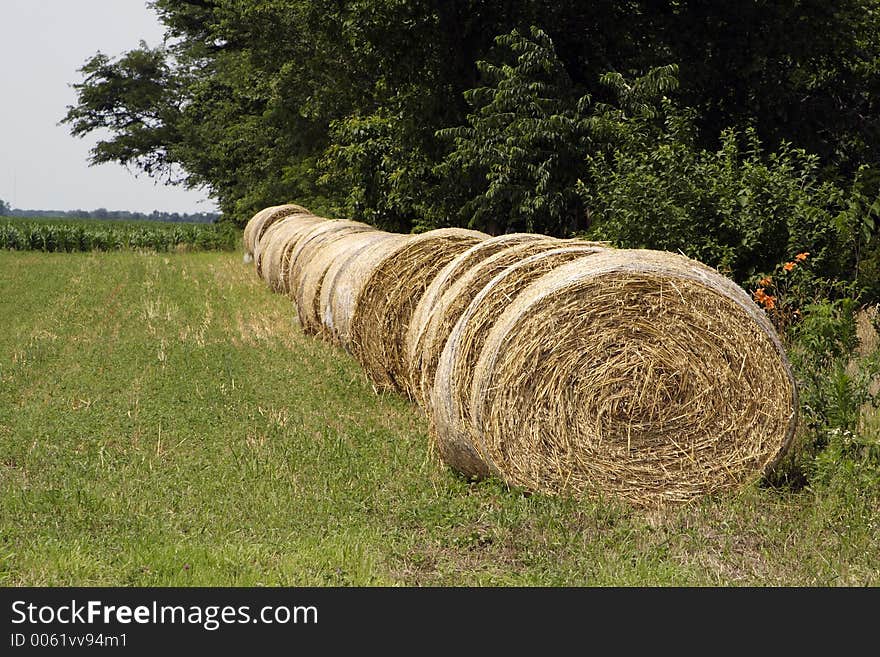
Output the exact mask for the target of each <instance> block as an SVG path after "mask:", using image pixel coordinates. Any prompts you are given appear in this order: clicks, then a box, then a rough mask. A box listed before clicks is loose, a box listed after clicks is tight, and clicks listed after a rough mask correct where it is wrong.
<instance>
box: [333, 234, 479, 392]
mask: <svg viewBox="0 0 880 657" xmlns="http://www.w3.org/2000/svg"><path fill="white" fill-rule="evenodd" d="M488 237H489V236H488V235H486V234H484V233H480V232H477V231H473V230H464V229H461V228H441V229H438V230H431V231H428V232H426V233H422V234H420V235H415V236H414V237H412V238H411V239H409V240H408V241H407V242H405V243H403V244H401V246H400V247H399V248H398V249H396V250H393V251H391V252H390V253H389V254H388V255H387V256H385V258H383V259H382V260H381V261H379V262H377V263H376V266H375V267H373V268H372V269H371V270H370V271H369V272H366V276H365V277H364V278H365V282H364V285H363V289H362V290H361V292H360V294H359V295H358V296H357V298H356V300H355V304H354V313H353V315H352V318H351V348H352V353H353V354H354V355H355V357H356V358H357V359H358V360H359V361H360V363H361V365H362V366H363V368H364V370H365V371H366V373H367V376H369V377H370V380H371V381H372V382H373V384H374V386H376V388H377V389H381V390H392V389H394V390H400V391H404V392H405V391H406V389H407V387H408V386H407V383H408V377H407V368H406V354H405V352H404V340H405V339H406V332H407V330H408V328H409V322H410V320H411V319H412V314H413V311H414V310H415V307H416V305H417V304H418V302H419V299H420V298H421V296H422V294H424V293H425V290H426V289H427V287H428V286H429V285H430V284H431V281H432V280H433V279H434V277H435V276H436V275H437V274H438V273H439V272H440V270H441V269H443V267H445V266H446V265H447V264H448V263H449V262H450V261H451V260H452V259H453V258H455V256H457V255H458V254H460V253H462V252H463V251H466V250H467V249H468V248H470V247H471V246H473V245H474V244H476V243H477V242H480V241H482V240H484V239H487V238H488Z"/></svg>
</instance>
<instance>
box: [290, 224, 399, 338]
mask: <svg viewBox="0 0 880 657" xmlns="http://www.w3.org/2000/svg"><path fill="white" fill-rule="evenodd" d="M383 235H384V236H389V235H390V233H386V232H384V231H378V230H365V231H355V232H351V230H338V231H336V232H331V233H325V234H324V237H325V239H323V240H320V243H319V244H315V245H313V246H315V249H314V254H313V255H311V256H310V257H309V258H308V260H307V261H306V262H305V263H304V264H303V268H302V273H301V275H300V283H299V286H298V287H297V289H296V290H291V291H290V296H291V298H292V299H293V300H294V303H295V305H296V309H297V314H298V315H299V323H300V326H301V327H302V330H303V331H304V332H305V333H308V334H315V333H319V332H320V330H321V303H320V301H321V287H322V286H323V283H324V279H325V277H326V275H327V272H328V271H329V270H330V267H331V266H333V264H334V263H335V262H337V261H339V260H343V261H344V260H347V259H348V256H349V254H350V253H351V251H352V250H357V249H358V248H360V247H361V246H363V245H364V244H369V243H370V242H372V241H373V240H375V239H376V238H377V237H381V236H383Z"/></svg>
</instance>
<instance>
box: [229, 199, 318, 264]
mask: <svg viewBox="0 0 880 657" xmlns="http://www.w3.org/2000/svg"><path fill="white" fill-rule="evenodd" d="M292 214H301V215H311V213H310V212H309V211H308V210H306V209H305V208H304V207H302V206H301V205H294V204H293V203H288V204H286V205H272V206H269V207H268V208H263V209H262V210H260V211H259V212H257V213H256V214H255V215H254V216H253V217H251V218H250V220H249V221H248V222H247V224H246V225H245V227H244V234H243V235H242V242H243V243H244V250H245V253H248V254H250V255H252V256H253V255H254V251H255V249H256V247H257V243H258V242H259V241H260V238H261V237H262V236H263V233H265V232H266V230H267V229H268V228H269V226H271V225H272V224H273V223H275V222H276V221H279V220H281V219H283V218H284V217H288V216H290V215H292Z"/></svg>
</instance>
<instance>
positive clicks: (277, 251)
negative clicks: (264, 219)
mask: <svg viewBox="0 0 880 657" xmlns="http://www.w3.org/2000/svg"><path fill="white" fill-rule="evenodd" d="M329 221H330V220H329V219H322V218H321V217H315V216H313V215H295V216H288V217H285V218H284V219H281V220H280V221H277V222H275V223H274V224H273V225H272V226H270V227H269V229H268V230H267V231H266V232H265V233H263V237H262V238H261V239H260V241H259V242H258V243H257V250H256V252H255V254H254V258H255V261H256V269H257V275H258V276H261V277H262V278H263V279H264V280H265V281H266V283H267V284H268V285H269V287H270V288H271V289H272V290H273V291H275V292H278V291H280V290H281V286H282V280H283V279H282V273H283V269H282V266H283V262H284V261H283V258H284V254H285V253H286V252H287V249H289V248H292V246H291V245H294V246H295V245H296V244H298V243H299V239H300V237H302V236H303V235H304V234H305V233H307V232H308V231H309V230H311V229H312V228H313V227H314V226H316V225H318V224H324V223H327V222H329Z"/></svg>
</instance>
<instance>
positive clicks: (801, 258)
mask: <svg viewBox="0 0 880 657" xmlns="http://www.w3.org/2000/svg"><path fill="white" fill-rule="evenodd" d="M809 255H810V253H809V251H804V252H803V253H798V254H797V255H796V256H795V257H794V259H795V260H797V261H798V262H803V261H804V260H806V259H807V256H809Z"/></svg>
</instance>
